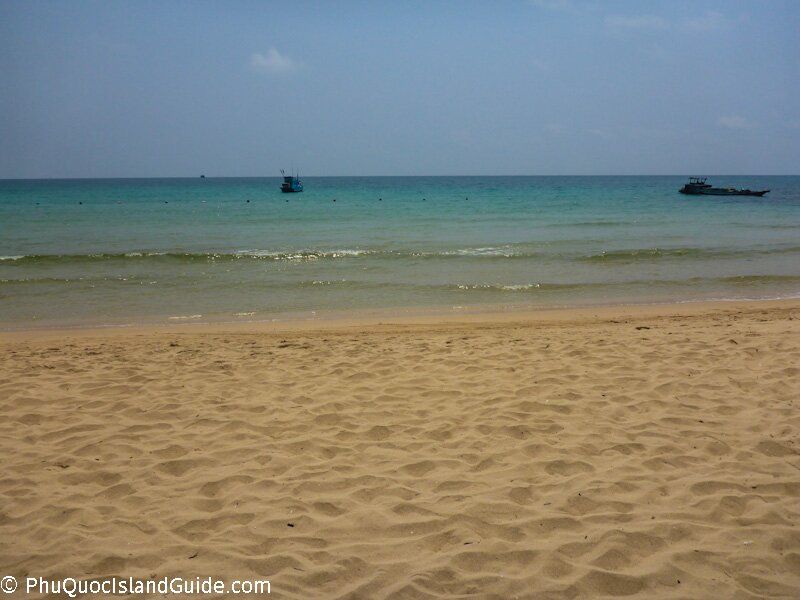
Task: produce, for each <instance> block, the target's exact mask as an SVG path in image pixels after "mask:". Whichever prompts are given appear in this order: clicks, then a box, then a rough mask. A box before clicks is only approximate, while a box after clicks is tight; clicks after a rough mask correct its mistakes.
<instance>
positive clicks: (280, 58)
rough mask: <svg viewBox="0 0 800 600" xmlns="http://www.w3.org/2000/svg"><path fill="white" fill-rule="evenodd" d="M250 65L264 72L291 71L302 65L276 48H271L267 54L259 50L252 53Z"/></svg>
mask: <svg viewBox="0 0 800 600" xmlns="http://www.w3.org/2000/svg"><path fill="white" fill-rule="evenodd" d="M250 66H251V67H252V68H253V69H255V70H256V71H260V72H262V73H290V72H292V71H296V70H297V69H299V68H300V66H301V65H300V63H299V62H297V61H294V60H292V59H291V58H289V57H288V56H284V55H283V54H281V53H280V52H278V51H277V50H276V49H275V48H270V49H269V51H268V52H267V53H266V54H259V53H258V52H255V53H253V54H251V55H250Z"/></svg>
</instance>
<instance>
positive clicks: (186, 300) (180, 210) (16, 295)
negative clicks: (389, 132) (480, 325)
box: [0, 176, 800, 329]
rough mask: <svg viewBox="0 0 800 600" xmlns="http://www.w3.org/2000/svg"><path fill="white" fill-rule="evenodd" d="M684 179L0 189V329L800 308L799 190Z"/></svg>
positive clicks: (781, 181)
mask: <svg viewBox="0 0 800 600" xmlns="http://www.w3.org/2000/svg"><path fill="white" fill-rule="evenodd" d="M684 181H685V178H684V177H332V178H323V177H319V178H316V177H310V178H304V183H305V189H306V191H305V192H303V193H302V194H281V193H280V192H279V190H278V187H279V183H280V180H279V178H241V179H234V178H220V179H215V178H206V179H200V178H197V179H120V180H36V181H22V180H6V181H0V328H4V329H10V328H17V327H30V326H34V327H35V326H37V325H43V324H46V325H52V324H60V325H71V324H127V323H146V322H175V321H178V320H184V319H191V320H212V321H232V320H247V319H252V320H261V319H272V318H287V317H288V316H290V315H291V316H301V317H302V316H309V315H311V313H312V311H316V312H317V314H320V313H326V312H330V311H334V312H339V311H350V310H353V309H362V310H363V309H398V308H408V307H415V308H435V309H443V310H451V309H452V308H453V307H454V306H458V307H470V306H476V305H501V306H503V307H508V306H514V307H525V306H530V305H534V306H563V305H585V304H608V303H612V304H622V303H648V302H679V301H691V300H703V299H736V298H778V297H796V296H800V177H722V176H718V177H713V178H711V180H710V181H711V182H712V183H714V184H716V185H724V186H734V187H748V188H750V189H770V190H771V191H770V193H769V194H767V196H766V197H764V198H753V197H712V196H705V197H696V196H684V195H681V194H679V193H677V190H678V188H680V187H681V185H682V184H683V183H684ZM334 200H335V201H334Z"/></svg>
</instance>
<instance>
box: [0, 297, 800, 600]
mask: <svg viewBox="0 0 800 600" xmlns="http://www.w3.org/2000/svg"><path fill="white" fill-rule="evenodd" d="M0 357H2V358H0V364H1V365H2V367H0V454H2V456H3V460H2V473H0V498H1V499H2V500H1V501H0V575H12V576H14V577H16V578H17V579H18V580H20V581H22V580H23V579H24V578H25V577H44V578H50V579H56V578H60V577H75V578H77V579H83V580H87V579H98V578H108V577H125V578H128V577H134V578H156V577H164V576H170V577H185V578H191V577H209V576H210V577H214V578H217V579H224V580H226V581H227V580H232V579H242V580H244V579H260V580H263V579H268V580H269V581H270V582H271V596H272V597H277V598H297V599H300V598H303V599H305V598H365V599H372V598H453V597H459V598H498V599H500V598H503V599H505V598H515V597H516V598H537V599H549V598H613V597H622V596H624V597H627V598H642V599H644V598H648V599H652V598H694V599H697V598H731V599H750V598H752V599H755V598H786V599H789V598H798V597H800V528H799V525H800V437H798V436H799V434H800V416H798V398H800V370H799V369H798V365H800V301H796V300H795V301H782V302H777V301H776V302H736V303H733V302H728V303H717V304H697V305H688V304H687V305H665V306H650V307H634V308H625V307H618V308H601V309H580V310H578V309H574V310H564V311H539V312H538V313H508V314H502V315H490V314H479V315H473V316H469V317H452V318H444V317H427V318H422V317H420V318H416V319H415V318H406V319H399V318H398V319H394V320H392V319H383V320H382V322H380V323H378V322H375V321H358V320H352V321H329V322H319V321H315V322H305V323H296V324H291V323H284V324H280V323H279V324H258V325H238V326H233V325H230V326H190V325H186V326H174V327H163V328H150V329H97V330H69V331H61V332H59V331H46V332H41V331H37V332H25V331H21V332H13V333H3V334H0ZM9 597H19V598H22V597H26V596H25V594H24V593H23V592H22V591H20V590H18V591H17V592H16V593H15V594H13V595H10V596H9Z"/></svg>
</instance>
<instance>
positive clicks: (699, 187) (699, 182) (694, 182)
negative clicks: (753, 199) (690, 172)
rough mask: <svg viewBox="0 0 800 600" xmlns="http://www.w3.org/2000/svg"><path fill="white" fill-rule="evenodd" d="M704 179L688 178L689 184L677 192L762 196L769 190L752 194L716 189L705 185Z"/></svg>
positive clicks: (751, 191)
mask: <svg viewBox="0 0 800 600" xmlns="http://www.w3.org/2000/svg"><path fill="white" fill-rule="evenodd" d="M706 179H707V178H706V177H689V183H687V184H685V185H684V186H683V187H682V188H681V189H679V190H678V191H679V192H680V193H681V194H689V195H690V196H763V195H764V194H766V193H767V192H769V190H762V191H758V192H754V191H753V190H740V189H736V188H717V187H713V186H712V185H711V184H710V183H706Z"/></svg>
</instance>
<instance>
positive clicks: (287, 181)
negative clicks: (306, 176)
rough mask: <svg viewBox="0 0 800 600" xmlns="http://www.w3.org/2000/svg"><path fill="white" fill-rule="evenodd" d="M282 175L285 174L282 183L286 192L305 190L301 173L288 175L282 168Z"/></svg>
mask: <svg viewBox="0 0 800 600" xmlns="http://www.w3.org/2000/svg"><path fill="white" fill-rule="evenodd" d="M281 175H283V183H282V184H281V191H282V192H283V193H284V194H291V193H293V192H302V191H303V182H302V181H300V173H298V174H297V175H287V174H286V173H284V172H283V169H281Z"/></svg>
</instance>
